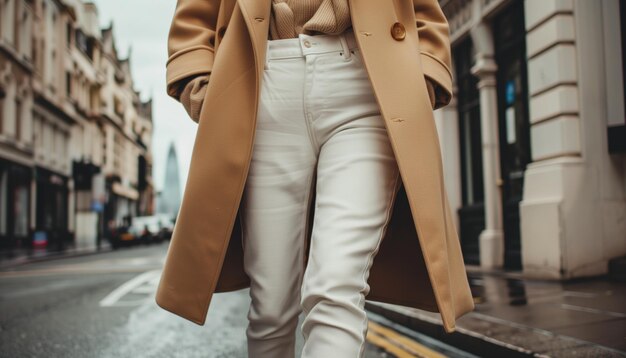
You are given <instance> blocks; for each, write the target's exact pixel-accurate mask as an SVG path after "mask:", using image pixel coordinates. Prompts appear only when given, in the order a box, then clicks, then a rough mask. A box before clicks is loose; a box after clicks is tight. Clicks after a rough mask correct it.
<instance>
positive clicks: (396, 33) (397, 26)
mask: <svg viewBox="0 0 626 358" xmlns="http://www.w3.org/2000/svg"><path fill="white" fill-rule="evenodd" d="M391 36H392V37H393V38H394V39H395V40H398V41H402V40H404V38H405V37H406V30H405V29H404V25H402V24H401V23H399V22H395V23H394V24H393V26H391Z"/></svg>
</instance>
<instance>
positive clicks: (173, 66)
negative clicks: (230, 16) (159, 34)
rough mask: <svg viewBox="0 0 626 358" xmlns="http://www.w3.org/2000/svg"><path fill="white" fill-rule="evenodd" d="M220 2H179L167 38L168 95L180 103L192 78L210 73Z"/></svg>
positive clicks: (207, 0)
mask: <svg viewBox="0 0 626 358" xmlns="http://www.w3.org/2000/svg"><path fill="white" fill-rule="evenodd" d="M219 5H220V0H178V2H177V3H176V8H175V10H174V17H173V19H172V22H171V25H170V29H169V34H168V39H167V53H168V59H167V62H166V64H165V66H166V85H167V94H168V95H169V96H170V97H172V98H174V99H176V100H177V101H180V94H181V92H182V90H183V88H184V84H185V83H187V81H188V79H189V77H190V76H193V75H197V74H203V73H211V69H212V68H213V59H214V57H215V46H214V45H215V27H216V23H217V14H218V10H219Z"/></svg>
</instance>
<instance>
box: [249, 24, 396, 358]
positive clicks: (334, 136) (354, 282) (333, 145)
mask: <svg viewBox="0 0 626 358" xmlns="http://www.w3.org/2000/svg"><path fill="white" fill-rule="evenodd" d="M259 101H260V102H259V112H258V117H257V128H256V139H255V143H254V148H253V157H252V162H251V164H250V165H251V166H250V171H249V176H248V178H247V181H246V186H245V190H244V196H243V198H242V204H243V206H242V211H241V223H242V229H243V242H242V245H243V246H244V264H245V269H246V273H247V274H248V275H249V276H250V278H251V286H250V296H251V298H252V301H251V306H250V309H249V311H248V319H249V325H248V328H247V330H246V335H247V339H248V354H249V356H250V357H254V358H267V357H276V358H286V357H294V356H295V333H296V329H297V325H298V316H299V315H300V313H301V312H302V310H304V313H305V319H304V321H303V324H302V334H303V335H304V342H305V343H304V348H303V351H302V357H306V358H309V357H318V358H326V357H342V358H345V357H362V355H363V351H364V348H365V337H366V335H367V327H368V326H367V324H368V320H367V316H366V313H365V310H364V304H365V302H364V301H365V296H366V295H367V294H368V292H369V289H370V287H369V285H368V283H367V279H368V277H369V270H370V267H371V265H372V260H373V259H374V257H375V255H376V253H377V252H378V248H379V245H380V243H381V240H382V238H383V235H384V233H385V230H386V227H387V224H388V222H389V216H390V214H391V205H392V198H393V195H392V194H393V193H394V192H395V191H397V189H398V188H399V184H400V176H399V171H398V167H397V164H396V161H395V157H394V155H393V152H392V148H391V145H390V143H389V140H388V137H387V131H386V128H385V123H384V121H383V118H382V117H381V114H380V109H379V107H378V104H377V102H376V98H375V96H374V92H373V89H372V87H371V82H370V81H369V78H368V76H367V73H366V70H365V68H364V65H363V61H362V58H361V54H360V52H359V50H358V47H357V45H356V43H355V40H354V36H353V34H352V32H351V31H349V32H347V33H344V34H342V35H314V36H311V35H300V36H299V38H293V39H278V40H270V41H269V42H268V49H267V60H266V64H265V70H264V74H263V81H262V88H261V91H260V98H259ZM315 178H317V180H314V179H315ZM313 183H315V185H316V188H315V189H316V200H315V218H314V220H313V222H312V223H309V222H308V221H307V218H308V216H309V212H308V210H307V209H308V207H309V203H310V200H311V199H312V189H313ZM309 225H313V226H312V228H311V229H312V236H311V245H310V247H309V256H308V265H307V269H306V272H304V270H303V267H304V262H305V261H303V260H305V259H306V254H307V253H306V251H307V248H306V246H305V242H306V241H305V238H306V233H307V230H308V229H309Z"/></svg>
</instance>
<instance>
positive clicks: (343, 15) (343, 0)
mask: <svg viewBox="0 0 626 358" xmlns="http://www.w3.org/2000/svg"><path fill="white" fill-rule="evenodd" d="M271 10H272V11H271V14H270V33H269V39H271V40H273V39H284V38H293V37H298V34H308V35H312V34H316V33H325V34H332V35H336V34H340V33H342V32H343V31H345V30H346V29H347V28H348V27H350V26H351V20H350V7H349V6H348V0H272V7H271Z"/></svg>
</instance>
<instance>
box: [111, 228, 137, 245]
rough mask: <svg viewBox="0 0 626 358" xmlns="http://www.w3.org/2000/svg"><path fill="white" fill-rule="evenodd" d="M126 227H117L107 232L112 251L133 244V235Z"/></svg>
mask: <svg viewBox="0 0 626 358" xmlns="http://www.w3.org/2000/svg"><path fill="white" fill-rule="evenodd" d="M128 229H129V228H128V226H119V227H116V228H114V229H110V231H109V240H110V242H111V246H112V247H113V249H117V248H119V247H123V246H130V245H133V244H135V235H133V234H132V233H131V232H129V231H128Z"/></svg>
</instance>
